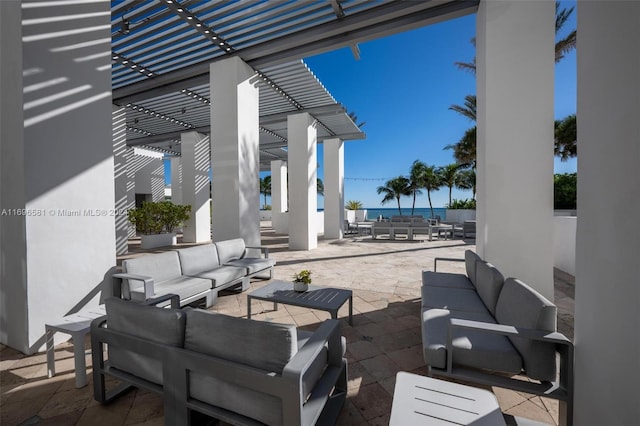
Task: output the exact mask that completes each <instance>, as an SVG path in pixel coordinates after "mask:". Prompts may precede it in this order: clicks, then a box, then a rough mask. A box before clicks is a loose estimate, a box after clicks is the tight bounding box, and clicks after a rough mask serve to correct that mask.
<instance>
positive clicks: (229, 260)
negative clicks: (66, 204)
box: [113, 238, 276, 307]
mask: <svg viewBox="0 0 640 426" xmlns="http://www.w3.org/2000/svg"><path fill="white" fill-rule="evenodd" d="M254 250H259V251H260V252H261V256H259V257H252V256H251V255H250V253H251V251H254ZM262 256H264V257H262ZM275 264H276V262H275V260H274V259H272V258H269V249H268V248H267V247H246V246H245V243H244V240H243V239H242V238H236V239H232V240H226V241H218V242H216V243H213V244H204V245H199V246H194V247H189V248H184V249H178V250H172V251H168V252H164V253H158V254H148V255H144V256H140V257H137V258H133V259H127V260H124V261H123V262H122V271H123V272H122V273H117V274H114V275H113V277H114V295H115V296H116V297H121V298H123V299H127V300H134V301H138V302H140V301H145V300H148V299H151V298H154V297H158V296H162V295H165V294H176V295H178V296H179V298H180V305H181V306H184V305H186V304H189V303H191V302H193V301H195V300H198V299H202V298H205V299H206V307H210V306H212V305H214V304H215V303H216V301H217V298H218V292H219V291H220V290H223V289H226V288H230V287H238V288H239V289H240V290H241V291H244V290H247V289H248V288H249V279H250V278H251V277H253V276H257V275H259V274H265V273H266V272H267V271H268V273H269V275H268V278H271V277H272V276H273V266H274V265H275Z"/></svg>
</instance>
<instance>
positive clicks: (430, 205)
mask: <svg viewBox="0 0 640 426" xmlns="http://www.w3.org/2000/svg"><path fill="white" fill-rule="evenodd" d="M427 198H428V199H429V208H430V209H431V219H433V218H434V217H435V216H434V215H433V205H432V204H431V191H429V190H428V189H427Z"/></svg>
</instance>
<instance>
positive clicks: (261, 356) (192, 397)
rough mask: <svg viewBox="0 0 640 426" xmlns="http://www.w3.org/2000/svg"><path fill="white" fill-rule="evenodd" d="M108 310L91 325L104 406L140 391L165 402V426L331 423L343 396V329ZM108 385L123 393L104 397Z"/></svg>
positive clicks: (141, 307)
mask: <svg viewBox="0 0 640 426" xmlns="http://www.w3.org/2000/svg"><path fill="white" fill-rule="evenodd" d="M174 298H175V299H176V300H172V306H176V305H177V297H175V296H174ZM160 299H161V300H165V301H166V299H167V297H166V296H165V297H164V298H160ZM147 303H148V302H147ZM105 305H106V313H107V315H106V316H104V317H101V318H98V319H96V320H94V321H93V322H92V324H91V348H92V357H93V389H94V398H95V399H96V400H97V401H98V402H100V403H103V404H104V403H108V402H110V401H111V400H113V399H114V398H116V397H117V396H119V395H120V394H122V393H123V392H125V391H126V390H128V389H129V388H130V387H132V386H134V387H137V388H141V389H146V390H148V391H151V392H155V393H159V394H161V395H162V397H163V401H164V418H165V424H166V425H188V424H191V417H192V415H191V414H192V412H194V411H195V412H199V413H203V414H206V415H208V416H211V417H214V418H217V419H219V420H222V421H224V422H226V423H230V424H234V425H264V424H266V425H273V426H278V425H286V426H296V425H298V426H303V425H304V426H306V425H313V424H318V425H333V424H335V421H336V418H337V416H338V414H339V413H340V410H341V408H342V405H343V404H344V401H345V399H346V394H347V360H346V359H345V358H343V356H344V342H343V339H342V337H341V335H340V322H339V321H337V320H326V321H324V322H323V323H322V324H321V325H320V326H319V327H318V328H317V329H316V331H314V332H309V331H302V330H298V329H297V328H296V326H295V325H287V324H277V323H272V322H264V321H254V320H248V319H244V318H236V317H231V316H227V315H223V314H218V313H215V312H208V311H204V310H200V309H192V308H186V309H184V310H182V309H163V308H159V307H156V306H145V304H139V303H133V302H130V301H124V300H120V299H117V298H108V299H107V300H106V302H105ZM105 349H106V350H105ZM105 353H107V354H108V356H107V358H106V359H105ZM107 376H111V377H115V378H117V379H118V381H120V382H121V384H120V385H119V386H118V387H116V388H115V389H110V390H109V391H107V387H106V377H107Z"/></svg>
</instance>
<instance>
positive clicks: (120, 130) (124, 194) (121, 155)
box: [112, 105, 135, 254]
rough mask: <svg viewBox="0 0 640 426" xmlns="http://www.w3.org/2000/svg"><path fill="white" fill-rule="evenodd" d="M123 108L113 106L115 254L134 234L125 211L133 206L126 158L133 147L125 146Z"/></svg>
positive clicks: (125, 130) (132, 192)
mask: <svg viewBox="0 0 640 426" xmlns="http://www.w3.org/2000/svg"><path fill="white" fill-rule="evenodd" d="M126 118H127V117H126V111H125V108H121V107H119V106H116V105H114V106H113V115H112V120H113V163H114V164H113V166H114V177H115V185H114V186H115V212H114V213H115V221H116V254H125V253H127V252H128V251H129V238H130V237H132V236H135V228H134V227H133V225H132V224H131V222H129V217H128V216H127V214H126V212H127V211H129V210H130V209H132V208H134V207H135V198H134V185H133V174H132V173H131V172H130V171H129V170H128V168H127V160H128V158H129V157H130V156H131V155H132V153H133V148H130V147H128V146H127V123H126Z"/></svg>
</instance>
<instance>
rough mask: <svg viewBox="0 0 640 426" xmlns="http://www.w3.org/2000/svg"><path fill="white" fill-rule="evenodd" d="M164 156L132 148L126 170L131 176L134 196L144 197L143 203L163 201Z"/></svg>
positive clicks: (155, 152)
mask: <svg viewBox="0 0 640 426" xmlns="http://www.w3.org/2000/svg"><path fill="white" fill-rule="evenodd" d="M163 157H164V154H162V153H160V152H157V151H150V150H148V149H143V148H134V149H133V155H131V156H130V157H129V160H130V161H129V163H128V164H127V168H128V169H129V172H130V173H132V174H133V176H134V178H133V180H134V183H135V188H134V193H135V194H136V195H145V197H146V200H145V201H162V200H164V163H163V161H162V158H163Z"/></svg>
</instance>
